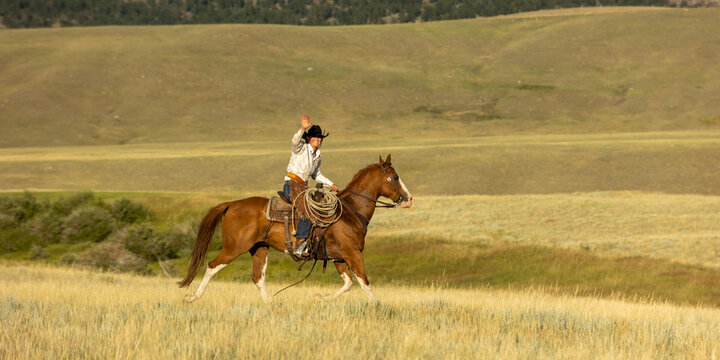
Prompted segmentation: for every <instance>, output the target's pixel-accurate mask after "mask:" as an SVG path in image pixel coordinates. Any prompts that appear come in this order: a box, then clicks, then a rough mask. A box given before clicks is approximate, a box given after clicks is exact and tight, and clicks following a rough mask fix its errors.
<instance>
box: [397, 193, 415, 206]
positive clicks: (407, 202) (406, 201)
mask: <svg viewBox="0 0 720 360" xmlns="http://www.w3.org/2000/svg"><path fill="white" fill-rule="evenodd" d="M412 205H413V197H412V195H410V196H409V197H408V196H407V195H405V194H403V195H400V207H401V208H409V207H411V206H412Z"/></svg>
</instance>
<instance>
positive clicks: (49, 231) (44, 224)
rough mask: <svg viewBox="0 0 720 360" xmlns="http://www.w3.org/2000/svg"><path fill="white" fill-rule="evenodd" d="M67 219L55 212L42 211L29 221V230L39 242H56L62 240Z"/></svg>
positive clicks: (44, 243) (46, 243) (42, 243)
mask: <svg viewBox="0 0 720 360" xmlns="http://www.w3.org/2000/svg"><path fill="white" fill-rule="evenodd" d="M64 221H65V219H64V218H63V217H62V216H61V215H59V214H55V213H49V212H45V213H41V214H40V215H38V216H35V217H34V218H33V219H32V220H31V221H30V222H28V223H27V226H26V228H27V232H28V234H30V235H32V236H33V237H35V238H37V239H38V244H41V245H48V244H56V243H59V242H60V241H62V233H63V223H64Z"/></svg>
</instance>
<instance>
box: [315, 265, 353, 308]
mask: <svg viewBox="0 0 720 360" xmlns="http://www.w3.org/2000/svg"><path fill="white" fill-rule="evenodd" d="M335 268H336V269H337V271H338V273H339V274H340V277H341V278H342V279H343V281H344V282H345V283H344V284H343V286H342V287H341V288H340V289H339V290H338V291H336V292H335V293H334V294H332V295H326V296H323V297H322V300H325V301H330V300H334V299H335V298H337V297H338V296H340V295H342V294H344V293H346V292H348V290H350V287H351V286H352V278H351V277H350V269H349V268H348V266H347V264H346V263H341V262H336V263H335Z"/></svg>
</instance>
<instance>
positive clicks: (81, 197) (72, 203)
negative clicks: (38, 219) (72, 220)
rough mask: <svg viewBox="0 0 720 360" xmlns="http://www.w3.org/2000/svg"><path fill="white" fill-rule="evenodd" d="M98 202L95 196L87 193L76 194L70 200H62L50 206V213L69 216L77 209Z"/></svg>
mask: <svg viewBox="0 0 720 360" xmlns="http://www.w3.org/2000/svg"><path fill="white" fill-rule="evenodd" d="M95 202H98V201H96V199H95V194H94V193H92V192H90V191H87V192H81V193H78V194H75V195H73V196H70V197H68V198H61V199H58V200H56V201H54V202H53V203H52V204H50V211H51V212H54V213H56V214H60V215H64V216H68V215H70V214H71V213H72V212H73V211H74V210H75V209H78V208H80V207H83V206H85V205H89V204H91V203H95Z"/></svg>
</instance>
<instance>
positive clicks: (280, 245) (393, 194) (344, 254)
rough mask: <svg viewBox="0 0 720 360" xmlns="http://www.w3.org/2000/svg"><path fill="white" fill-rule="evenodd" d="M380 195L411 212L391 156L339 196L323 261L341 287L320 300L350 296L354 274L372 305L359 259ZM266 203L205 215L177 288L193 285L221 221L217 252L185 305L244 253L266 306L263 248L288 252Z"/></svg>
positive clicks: (241, 203)
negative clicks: (334, 270)
mask: <svg viewBox="0 0 720 360" xmlns="http://www.w3.org/2000/svg"><path fill="white" fill-rule="evenodd" d="M381 195H382V196H384V197H387V198H389V199H392V200H393V201H394V202H395V203H396V205H399V206H401V207H410V206H412V204H413V197H412V195H411V194H410V192H409V191H408V189H407V187H405V184H403V182H402V180H401V179H400V177H399V176H398V174H397V172H395V169H393V167H392V164H391V163H390V155H388V156H387V159H386V160H384V161H383V159H382V157H380V162H379V163H377V164H373V165H370V166H368V167H366V168H364V169H362V170H360V171H359V172H358V173H357V174H355V176H354V177H353V179H352V180H351V181H350V183H349V184H348V186H347V187H346V188H345V189H343V190H342V191H340V192H339V193H338V198H339V199H340V202H341V203H342V204H343V207H344V209H343V212H342V216H341V217H340V219H339V220H338V221H337V222H336V223H335V224H333V225H332V226H331V227H330V228H329V230H328V231H327V233H326V235H325V243H326V248H327V256H328V257H329V258H330V259H336V260H338V261H333V263H334V264H335V267H336V268H337V271H338V273H339V274H340V277H341V278H342V280H343V281H344V284H343V286H342V287H341V288H340V289H339V290H338V291H336V292H335V293H334V294H332V295H327V296H325V297H324V299H325V300H332V299H334V298H336V297H338V296H340V295H341V294H343V293H345V292H347V291H348V290H350V287H351V286H352V279H351V277H350V271H352V272H353V273H354V274H355V278H356V279H357V282H358V283H359V284H360V287H361V288H362V289H363V290H364V291H365V292H366V293H367V295H368V296H369V297H370V298H371V299H372V298H373V293H372V290H371V289H370V281H369V280H368V278H367V275H366V273H365V265H364V263H363V257H362V254H361V253H362V251H363V248H364V247H365V235H366V234H367V225H368V223H369V221H370V219H372V216H373V213H374V212H375V206H376V203H377V199H378V198H379V197H380V196H381ZM268 201H269V199H267V198H262V197H251V198H247V199H242V200H236V201H230V202H225V203H222V204H219V205H217V206H215V207H214V208H212V209H210V211H209V212H208V213H207V215H205V217H204V218H203V220H202V222H201V223H200V229H199V230H198V235H197V238H196V239H195V246H194V248H193V252H192V256H191V261H190V267H189V269H188V274H187V276H185V278H184V279H183V280H182V281H180V282H178V285H179V286H180V287H186V286H188V285H190V283H191V282H192V281H193V279H194V278H195V276H196V275H197V273H198V270H199V269H200V266H201V265H203V264H204V263H205V256H206V254H207V250H208V246H209V245H210V240H211V239H212V237H213V234H214V233H215V228H216V227H217V225H218V223H220V222H221V221H222V251H220V254H219V255H218V256H217V257H216V258H215V259H214V260H212V261H210V263H209V264H208V266H207V269H206V270H205V276H204V277H203V279H202V282H200V285H199V286H198V288H197V290H196V291H195V294H188V295H187V296H185V302H188V303H191V302H193V301H195V300H197V299H199V298H200V297H202V295H203V293H204V292H205V288H206V287H207V285H208V282H209V281H210V279H211V278H212V277H213V275H215V274H217V273H218V271H220V270H222V269H223V268H224V267H225V266H227V264H229V263H230V262H231V261H233V260H234V259H235V258H236V257H238V256H240V255H242V254H244V253H246V252H250V254H251V255H252V263H253V273H252V279H253V282H255V285H256V286H257V288H258V290H260V296H261V297H262V299H263V300H264V301H265V302H269V301H270V298H269V297H268V294H267V290H266V289H265V270H266V269H267V258H268V248H269V247H272V248H274V249H276V250H279V251H283V252H285V253H287V248H286V245H285V227H284V225H283V224H282V223H273V224H272V225H271V224H270V222H269V221H268V220H267V219H266V217H265V207H266V206H267V204H268ZM223 218H224V219H223ZM268 226H270V227H269V228H268ZM266 231H268V232H267V236H266V237H265V238H264V239H263V235H265V232H266Z"/></svg>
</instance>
